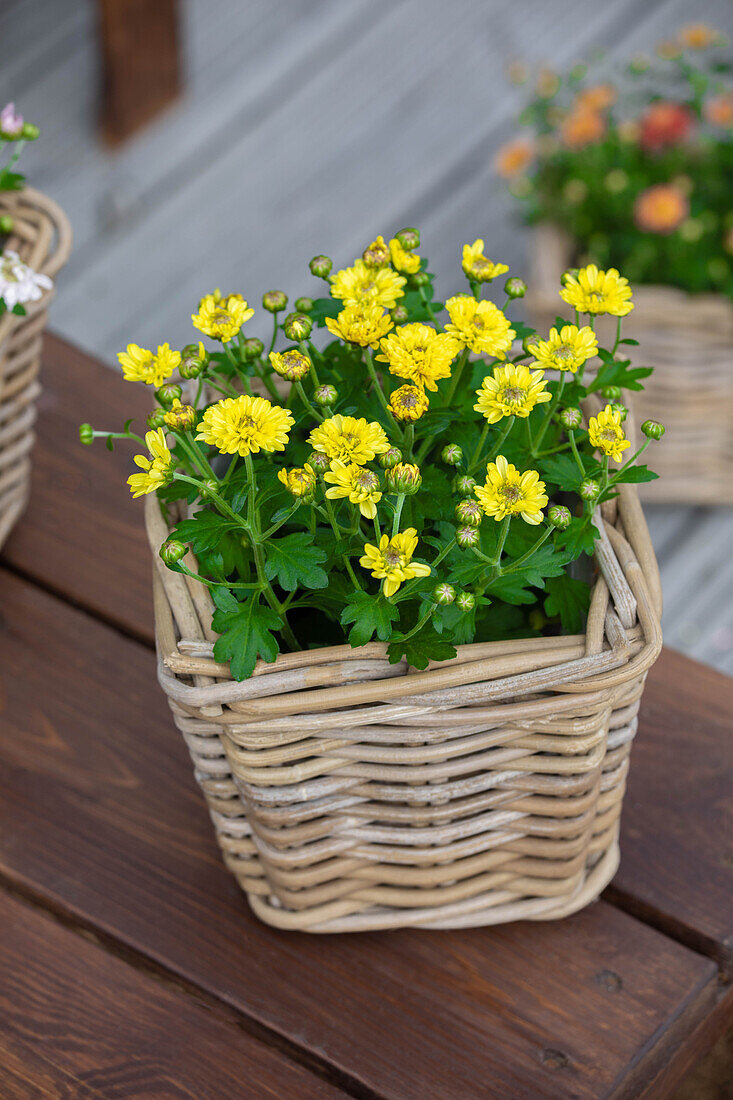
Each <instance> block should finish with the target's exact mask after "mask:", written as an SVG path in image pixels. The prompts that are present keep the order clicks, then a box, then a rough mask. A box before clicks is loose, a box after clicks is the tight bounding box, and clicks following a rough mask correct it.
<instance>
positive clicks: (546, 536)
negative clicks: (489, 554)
mask: <svg viewBox="0 0 733 1100" xmlns="http://www.w3.org/2000/svg"><path fill="white" fill-rule="evenodd" d="M553 530H554V528H552V527H549V526H548V527H547V528H546V529H545V531H544V532H543V533H542V535H540V537H539V538H538V539H537V542H536V543H535V544H534V546H531V547H530V548H529V550H528V551H527V552H526V554H522V556H521V558H517V560H516V561H513V562H512V564H511V565H509V566H507V568H506V569H504V570H503V574H504V575H506V574H507V573H514V572H515V571H516V570H517V569H519V568H520V567H521V566H522V565H524V563H525V562H527V561H529V559H530V558H531V557H532V555H533V554H536V553H537V551H538V550H539V548H540V546H542V544H543V543H544V542H547V540H548V539H549V537H550V535H551V534H552V532H553Z"/></svg>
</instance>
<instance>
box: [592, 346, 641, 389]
mask: <svg viewBox="0 0 733 1100" xmlns="http://www.w3.org/2000/svg"><path fill="white" fill-rule="evenodd" d="M599 355H600V352H599ZM652 371H653V367H631V366H630V365H629V361H628V360H612V361H611V362H606V363H604V364H603V366H602V367H601V368H600V370H599V371H598V373H597V374H596V376H595V378H594V379H593V381H592V383H591V384H590V385H589V386H588V393H594V392H595V391H596V390H602V389H603V388H604V386H620V387H621V389H624V390H643V389H644V387H643V386H642V384H641V379H642V378H648V377H649V375H650V374H651V373H652Z"/></svg>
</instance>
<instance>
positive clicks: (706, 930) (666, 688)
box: [607, 650, 733, 976]
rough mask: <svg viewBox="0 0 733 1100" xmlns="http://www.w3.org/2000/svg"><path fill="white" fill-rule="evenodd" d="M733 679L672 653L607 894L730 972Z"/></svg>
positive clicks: (658, 680)
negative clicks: (617, 861)
mask: <svg viewBox="0 0 733 1100" xmlns="http://www.w3.org/2000/svg"><path fill="white" fill-rule="evenodd" d="M732 817H733V679H731V678H730V677H728V676H723V675H721V674H720V673H719V672H716V671H714V670H713V669H711V668H707V667H706V666H705V665H701V664H698V663H697V662H695V661H691V660H689V658H687V657H683V656H682V655H681V654H679V653H675V652H674V651H673V650H666V651H665V652H664V654H663V657H662V659H661V660H660V661H659V663H658V664H657V666H656V667H655V668H654V669H653V670H652V673H651V675H650V677H649V682H648V686H647V690H646V693H645V695H644V701H643V703H642V711H641V721H640V729H639V734H638V736H637V738H636V740H635V742H634V748H633V751H632V754H631V769H630V773H629V786H628V790H627V793H626V798H625V802H624V812H623V818H622V830H621V853H622V856H621V867H620V869H619V872H618V874H617V875H616V878H615V879H614V881H613V883H612V885H611V887H610V889H609V891H608V892H607V897H609V898H611V899H612V900H613V901H615V902H617V903H619V904H621V905H622V906H623V907H624V908H626V909H628V910H629V911H630V912H633V913H634V914H636V915H638V916H639V917H641V918H642V919H644V920H646V921H648V922H652V923H653V924H655V925H656V926H657V927H659V928H662V929H663V930H664V931H665V932H667V933H669V934H670V935H673V936H674V937H675V938H676V939H680V940H682V941H683V942H685V943H688V944H689V945H690V946H692V947H694V948H695V950H698V951H701V952H703V953H704V954H706V955H709V956H710V957H711V958H713V959H715V960H716V962H717V963H718V965H719V966H720V967H721V968H722V969H723V971H724V972H725V973H726V974H727V975H728V976H731V971H732V970H733V847H732V846H731V842H732V836H731V820H732Z"/></svg>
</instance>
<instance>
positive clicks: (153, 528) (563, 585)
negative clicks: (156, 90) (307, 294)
mask: <svg viewBox="0 0 733 1100" xmlns="http://www.w3.org/2000/svg"><path fill="white" fill-rule="evenodd" d="M418 247H419V235H418V233H417V232H416V231H415V230H413V229H406V230H403V231H401V232H400V233H397V234H396V236H395V237H394V238H392V239H391V240H390V241H388V242H387V241H385V240H384V239H383V238H382V237H378V238H377V239H376V240H375V241H373V242H372V244H370V245H369V247H368V248H367V249H365V251H364V253H363V256H362V257H361V258H360V259H357V260H356V261H355V263H354V264H353V265H352V266H351V267H348V268H345V269H343V270H341V271H338V272H336V273H335V274H333V273H332V264H331V261H330V259H328V258H327V257H325V256H317V257H315V258H314V259H313V260H312V261H311V264H310V269H311V272H312V273H313V274H314V275H315V276H316V277H318V278H321V279H323V280H325V283H326V288H327V294H326V296H325V297H322V298H318V299H317V300H313V299H311V298H300V299H298V300H297V301H296V303H295V306H296V311H295V312H292V313H289V314H287V315H286V316H285V317H284V318H283V313H284V311H285V310H286V307H287V297H286V295H285V294H284V293H283V292H280V291H270V292H268V293H267V294H265V296H264V298H263V302H262V304H263V307H264V309H265V310H266V311H270V313H271V314H272V316H273V325H272V333H271V336H270V337H269V345H268V347H267V350H265V343H264V342H263V340H261V339H259V338H258V337H256V336H250V335H246V332H247V331H248V330H247V329H246V328H245V326H248V325H249V322H250V319H251V318H252V316H253V314H254V310H253V309H252V308H251V307H250V306H249V305H248V303H247V301H246V300H244V298H242V296H241V295H239V294H237V293H231V294H221V293H220V292H219V291H216V292H214V293H213V294H207V295H206V296H205V297H204V298H202V299H201V301H200V303H199V305H198V308H197V310H196V311H195V313H194V314H193V318H192V319H193V324H194V326H195V327H196V328H197V329H198V330H199V333H200V334H201V335H202V336H203V337H205V338H208V339H210V340H211V341H213V347H211V346H210V347H208V348H207V347H206V346H205V345H204V342H203V341H201V342H197V343H195V344H191V345H189V346H187V347H185V348H183V349H182V351H180V352H179V351H177V350H173V349H171V348H170V347H169V345H168V344H162V345H160V346H159V347H158V348H157V350H155V351H153V350H148V349H145V348H141V347H139V346H137V345H135V344H130V345H129V346H128V348H127V350H126V351H125V352H123V353H121V354H120V356H119V358H120V362H121V365H122V370H123V373H124V376H125V378H126V379H128V380H130V381H136V382H139V383H143V384H147V385H149V386H150V387H151V390H152V391H153V394H154V396H155V400H156V405H155V408H154V410H153V411H152V412H151V414H150V417H149V422H148V428H149V430H148V431H147V433H146V435H145V437H144V438H142V436H140V435H139V434H137V433H135V432H134V431H133V429H132V426H131V424H130V423H129V422H128V423H127V424H126V425H125V426H124V427H123V428H122V429H121V430H119V431H108V430H102V429H99V428H95V427H92V426H91V425H89V424H84V425H82V427H81V429H80V436H81V440H82V442H83V443H86V444H91V443H92V442H93V441H94V439H95V438H104V439H105V440H106V442H107V444H108V445H109V446H113V445H114V441H115V440H119V439H125V440H133V441H134V442H135V443H136V444H137V445H138V447H139V448H140V449H141V450H142V451H143V453H142V454H138V455H137V456H136V458H135V461H136V463H137V466H138V467H139V468H138V470H137V471H136V472H135V473H133V474H132V475H131V476H130V478H129V479H128V480H129V486H130V489H131V491H132V492H133V494H134V495H135V496H141V495H145V496H146V497H147V502H146V522H147V526H148V532H149V535H150V541H151V547H152V549H153V551H154V554H155V560H156V563H157V569H156V572H155V608H156V630H157V638H158V652H159V677H160V681H161V684H162V686H163V688H164V690H165V691H166V693H167V695H168V697H169V701H170V705H171V708H172V710H173V713H174V716H175V720H176V723H177V725H178V726H179V728H180V729H181V731H182V733H183V735H184V737H185V738H186V741H187V744H188V746H189V749H190V751H191V754H192V756H193V758H194V762H195V769H196V776H197V778H198V780H199V782H200V784H201V786H202V788H203V790H204V792H205V794H206V797H207V800H208V803H209V807H210V810H211V813H212V817H213V820H214V823H215V826H216V829H217V833H218V836H219V841H220V844H221V847H222V850H223V853H224V857H225V859H226V862H227V864H228V865H229V867H230V868H231V869H232V871H233V872H234V873H235V874H236V876H237V878H238V880H239V882H240V883H241V885H242V886H243V888H244V889H245V890H246V892H247V894H248V896H249V899H250V902H251V904H252V906H253V908H254V909H255V911H256V912H257V913H258V914H259V915H260V916H261V917H262V918H263V919H264V920H266V921H269V922H270V923H273V924H276V925H278V926H280V927H284V928H300V929H307V930H310V931H341V930H349V929H365V928H386V927H395V926H399V925H406V924H419V925H423V926H426V927H435V928H437V927H447V926H458V925H469V924H486V923H492V922H495V921H504V920H510V919H514V918H518V917H537V918H540V917H542V918H546V917H549V916H560V915H562V914H564V913H568V912H572V911H573V910H574V909H577V908H579V907H580V906H582V905H584V904H586V903H587V902H588V901H589V900H591V899H592V898H594V897H596V896H597V894H598V892H599V891H600V890H601V889H602V887H603V886H604V885H605V883H606V882H607V881H608V879H609V878H610V877H611V875H612V874H613V871H614V869H615V866H616V862H617V859H618V845H617V836H618V817H619V813H620V805H621V797H622V794H623V786H624V776H625V774H626V769H627V758H628V752H629V746H630V743H631V740H632V738H633V734H634V731H635V728H636V712H637V709H638V705H639V698H640V695H641V691H642V687H643V683H644V679H645V675H646V671H647V669H648V668H649V666H650V664H651V663H652V662H653V660H654V659H655V657H656V655H657V653H658V651H659V647H660V645H661V639H660V631H659V613H660V606H659V578H658V572H657V569H656V564H655V561H654V556H653V553H652V550H651V547H650V544H649V538H648V533H647V531H646V527H645V524H644V521H643V517H642V514H641V510H640V507H639V503H638V498H637V496H636V489H635V485H636V484H637V483H640V482H645V481H648V480H651V479H653V478H654V477H655V475H654V474H653V473H652V472H651V471H650V470H649V469H648V468H647V466H646V465H644V464H643V463H642V462H640V459H641V458H642V455H643V453H644V452H645V451H646V449H647V447H648V446H649V445H650V443H651V441H652V440H655V439H658V438H660V437H661V435H662V433H663V428H662V426H661V425H660V424H658V423H656V422H652V421H649V422H647V423H645V424H644V425H642V433H643V434H642V442H641V443H640V445H638V446H637V444H636V443H635V442H633V441H632V438H631V432H630V430H629V419H628V417H627V408H626V406H625V405H624V404H623V402H622V394H623V390H624V389H625V388H627V387H638V386H640V385H641V379H642V378H643V377H645V376H646V374H647V373H648V372H647V371H644V370H641V369H633V368H631V367H630V366H629V363H628V361H627V360H626V359H625V358H624V356H623V350H624V348H625V346H627V343H628V341H626V340H625V339H624V338H623V336H622V331H621V321H622V318H623V317H624V316H625V315H627V314H628V312H629V311H630V309H631V308H632V293H631V288H630V287H629V285H628V283H627V281H626V280H625V279H624V278H622V277H620V276H613V275H612V274H611V273H607V274H605V275H604V273H603V272H601V273H600V274H599V273H596V274H595V275H594V274H593V272H592V271H589V272H581V273H580V274H579V276H578V278H577V279H569V280H567V282H566V284H565V286H564V287H563V288H562V289H561V298H562V301H561V298H558V305H559V306H563V305H564V306H565V307H567V308H568V309H569V312H570V317H568V318H560V319H558V322H557V325H555V326H553V328H552V329H551V331H550V332H549V333H542V334H541V335H538V334H536V333H534V332H532V331H531V330H530V329H528V328H527V327H526V326H524V325H522V324H519V323H518V322H515V321H511V320H510V319H509V318H508V317H507V315H506V313H505V312H504V310H505V309H507V308H509V307H511V306H512V304H513V302H514V300H515V299H517V298H520V297H521V296H522V295H523V294H524V292H525V286H524V283H523V282H522V281H521V280H519V279H516V278H509V279H508V280H507V281H506V283H505V285H504V291H505V293H504V298H505V299H506V300H505V301H504V302H503V303H502V305H501V307H500V306H499V305H497V304H496V303H495V302H494V301H492V300H491V299H490V298H489V297H487V296H486V293H485V292H486V291H487V289H490V288H491V284H492V282H493V281H494V280H495V279H496V278H497V277H499V276H501V275H503V274H504V273H505V272H506V270H507V269H506V267H505V265H502V264H498V263H493V262H492V261H491V260H489V259H488V258H487V257H486V256H485V255H484V251H483V242H482V241H481V240H477V241H475V242H474V243H473V244H472V245H466V246H465V248H464V249H463V272H464V274H465V278H466V279H467V287H466V284H465V283H464V290H462V291H459V292H458V293H455V294H453V295H452V296H451V297H449V298H448V299H447V301H445V302H443V301H437V300H436V299H435V295H434V286H433V276H432V274H430V273H429V272H428V270H427V263H426V261H425V259H424V258H421V257H420V255H419V254H418V252H417V249H418ZM587 278H594V279H596V278H601V279H603V280H604V287H605V293H606V297H605V305H604V308H603V309H601V308H600V307H599V306H598V301H597V299H594V298H593V297H592V293H591V292H589V290H588V289H587V287H586V280H587ZM600 312H607V313H609V314H611V315H612V316H614V317H615V318H616V319H617V320H618V326H617V329H616V335H615V339H614V341H613V344H612V346H611V347H609V348H608V349H602V348H600V347H599V345H598V340H597V338H596V335H595V333H594V328H593V326H594V319H595V316H596V315H597V314H598V313H600ZM281 341H284V343H283V344H282V345H281ZM591 365H593V367H594V369H591Z"/></svg>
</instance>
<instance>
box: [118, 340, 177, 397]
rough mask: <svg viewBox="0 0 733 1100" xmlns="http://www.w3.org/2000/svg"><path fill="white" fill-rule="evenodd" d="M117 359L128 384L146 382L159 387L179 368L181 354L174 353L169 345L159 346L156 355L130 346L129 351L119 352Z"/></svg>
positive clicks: (145, 349) (133, 345)
mask: <svg viewBox="0 0 733 1100" xmlns="http://www.w3.org/2000/svg"><path fill="white" fill-rule="evenodd" d="M117 358H118V360H119V363H120V366H121V367H122V376H123V378H124V379H125V381H126V382H145V383H146V384H147V385H148V386H156V387H157V386H162V385H163V383H164V382H167V381H168V379H169V378H170V376H171V375H172V374H173V371H174V370H176V369H177V368H178V366H179V365H180V362H181V353H180V351H172V350H171V348H170V345H169V344H159V345H158V351H157V353H156V354H155V355H153V353H152V351H148V349H147V348H141V347H138V345H137V344H128V345H127V351H121V352H118V354H117Z"/></svg>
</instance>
